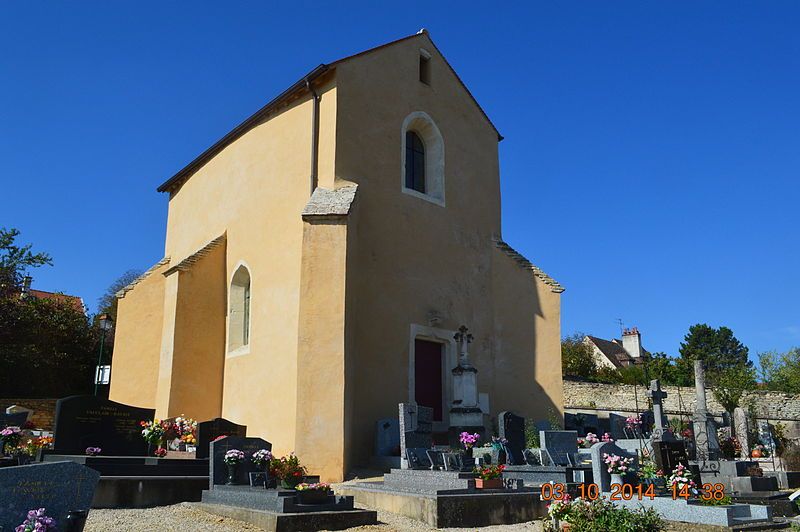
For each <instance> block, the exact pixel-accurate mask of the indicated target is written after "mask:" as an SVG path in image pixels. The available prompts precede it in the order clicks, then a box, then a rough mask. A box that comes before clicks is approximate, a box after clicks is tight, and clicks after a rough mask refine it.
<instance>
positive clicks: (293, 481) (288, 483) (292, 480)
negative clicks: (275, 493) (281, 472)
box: [281, 477, 303, 490]
mask: <svg viewBox="0 0 800 532" xmlns="http://www.w3.org/2000/svg"><path fill="white" fill-rule="evenodd" d="M301 482H303V477H289V478H282V479H281V487H282V488H283V489H287V490H293V489H295V488H296V487H297V485H298V484H300V483H301Z"/></svg>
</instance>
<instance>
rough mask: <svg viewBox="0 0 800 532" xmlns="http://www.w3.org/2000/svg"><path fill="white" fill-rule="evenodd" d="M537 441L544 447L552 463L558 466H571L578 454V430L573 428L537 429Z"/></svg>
mask: <svg viewBox="0 0 800 532" xmlns="http://www.w3.org/2000/svg"><path fill="white" fill-rule="evenodd" d="M539 442H540V445H541V446H542V449H546V450H547V453H548V454H549V455H550V458H552V460H553V463H554V464H555V465H559V466H571V465H574V463H575V461H576V460H575V455H576V454H578V432H577V431H574V430H542V431H539Z"/></svg>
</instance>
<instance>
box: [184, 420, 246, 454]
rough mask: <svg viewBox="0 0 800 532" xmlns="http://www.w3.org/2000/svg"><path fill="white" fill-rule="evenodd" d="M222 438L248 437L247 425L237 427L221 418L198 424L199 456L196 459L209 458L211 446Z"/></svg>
mask: <svg viewBox="0 0 800 532" xmlns="http://www.w3.org/2000/svg"><path fill="white" fill-rule="evenodd" d="M220 436H238V437H240V438H244V437H245V436H247V425H237V424H236V423H234V422H233V421H228V420H227V419H223V418H221V417H218V418H214V419H212V420H210V421H203V422H201V423H198V424H197V454H195V457H196V458H208V457H209V454H208V453H209V449H208V444H210V443H211V442H212V441H214V440H215V439H217V438H219V437H220Z"/></svg>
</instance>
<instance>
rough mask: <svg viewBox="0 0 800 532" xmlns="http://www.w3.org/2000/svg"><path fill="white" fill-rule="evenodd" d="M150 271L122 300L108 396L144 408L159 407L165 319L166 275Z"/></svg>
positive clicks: (163, 267)
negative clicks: (159, 376) (161, 353)
mask: <svg viewBox="0 0 800 532" xmlns="http://www.w3.org/2000/svg"><path fill="white" fill-rule="evenodd" d="M168 267H169V265H168V264H165V265H162V266H160V267H157V268H155V269H154V270H152V271H150V272H149V273H148V275H147V277H145V278H144V279H143V280H142V281H141V282H139V283H138V284H136V286H135V288H134V289H133V290H131V291H129V292H127V293H126V294H125V297H123V298H121V299H120V300H119V306H118V307H117V323H116V324H115V328H116V331H115V336H114V359H113V363H112V364H111V388H110V390H109V397H110V398H111V400H113V401H119V402H121V403H126V404H129V405H135V406H140V407H143V408H155V406H156V381H157V379H158V360H159V353H160V351H161V323H162V321H163V316H164V276H163V275H162V273H163V272H164V271H165V270H166V269H167V268H168Z"/></svg>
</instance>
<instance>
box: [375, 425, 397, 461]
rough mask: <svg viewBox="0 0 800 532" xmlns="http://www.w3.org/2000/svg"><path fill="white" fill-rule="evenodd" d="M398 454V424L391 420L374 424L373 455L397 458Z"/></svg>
mask: <svg viewBox="0 0 800 532" xmlns="http://www.w3.org/2000/svg"><path fill="white" fill-rule="evenodd" d="M399 452H400V422H399V421H398V420H397V419H393V418H384V419H379V420H378V421H377V422H376V423H375V455H376V456H397V455H398V453H399Z"/></svg>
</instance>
